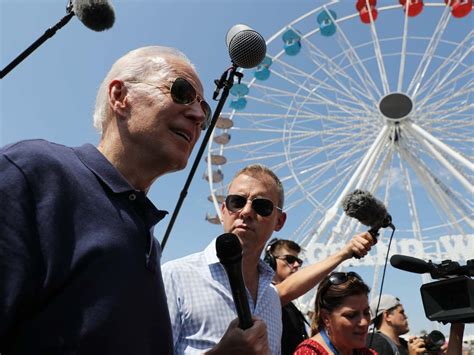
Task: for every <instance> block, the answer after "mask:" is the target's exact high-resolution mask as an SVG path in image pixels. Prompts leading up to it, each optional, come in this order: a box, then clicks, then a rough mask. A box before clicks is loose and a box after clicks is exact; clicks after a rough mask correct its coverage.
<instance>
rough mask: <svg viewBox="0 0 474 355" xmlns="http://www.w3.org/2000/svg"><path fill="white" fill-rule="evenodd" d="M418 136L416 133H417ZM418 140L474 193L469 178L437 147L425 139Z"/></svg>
mask: <svg viewBox="0 0 474 355" xmlns="http://www.w3.org/2000/svg"><path fill="white" fill-rule="evenodd" d="M415 137H416V135H415ZM418 142H419V143H421V144H422V145H423V146H424V147H425V148H426V150H427V152H429V154H430V155H431V156H432V157H433V158H434V159H435V160H437V161H438V162H439V163H440V164H441V165H442V166H443V167H444V168H445V169H446V170H447V171H448V172H450V173H451V174H452V175H453V176H454V177H455V178H456V179H457V180H458V181H459V182H460V183H461V184H462V185H463V186H464V187H465V189H466V190H467V191H469V192H470V193H471V194H472V193H474V188H473V186H472V184H471V183H470V182H469V181H468V179H467V178H466V177H465V176H464V175H463V173H462V172H461V171H459V170H458V169H457V168H456V167H455V166H453V165H452V164H451V163H450V162H449V161H448V160H447V159H446V158H445V157H444V156H443V155H442V154H441V153H440V152H439V151H438V150H436V149H435V147H434V146H433V145H432V144H431V143H429V142H428V141H426V140H425V139H418Z"/></svg>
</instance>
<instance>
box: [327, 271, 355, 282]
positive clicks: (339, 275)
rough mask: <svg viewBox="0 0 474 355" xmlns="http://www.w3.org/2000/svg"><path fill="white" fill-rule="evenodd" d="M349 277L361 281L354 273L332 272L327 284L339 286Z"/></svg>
mask: <svg viewBox="0 0 474 355" xmlns="http://www.w3.org/2000/svg"><path fill="white" fill-rule="evenodd" d="M349 277H354V278H356V279H358V280H360V281H362V277H360V275H359V274H358V273H356V272H353V271H350V272H347V273H345V272H333V273H332V274H331V276H329V282H330V283H331V284H333V285H341V284H343V283H344V282H347V280H349Z"/></svg>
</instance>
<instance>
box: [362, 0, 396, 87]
mask: <svg viewBox="0 0 474 355" xmlns="http://www.w3.org/2000/svg"><path fill="white" fill-rule="evenodd" d="M365 1H366V4H367V6H368V8H369V9H370V4H369V0H365ZM369 16H370V34H371V36H372V42H373V44H374V51H375V56H376V58H377V66H378V68H379V74H380V81H381V82H382V87H383V91H384V95H387V94H388V93H389V92H390V87H389V85H388V79H387V72H386V71H385V64H384V61H383V56H382V50H381V48H380V43H379V37H378V35H377V29H376V27H375V20H374V18H373V17H372V11H369Z"/></svg>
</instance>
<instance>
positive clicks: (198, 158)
mask: <svg viewBox="0 0 474 355" xmlns="http://www.w3.org/2000/svg"><path fill="white" fill-rule="evenodd" d="M237 68H238V67H237V66H235V65H234V66H232V68H231V69H230V71H229V77H228V79H227V80H225V82H224V83H223V91H222V95H221V97H220V99H219V102H218V103H217V106H216V109H215V111H214V115H213V116H212V121H211V124H210V125H209V127H208V128H207V130H206V134H205V135H204V138H203V140H202V142H201V145H200V147H199V150H198V152H197V154H196V158H195V159H194V162H193V165H192V167H191V170H190V171H189V174H188V178H187V179H186V182H185V183H184V186H183V189H182V191H181V193H180V194H179V199H178V202H177V203H176V206H175V208H174V211H173V215H172V216H171V219H170V222H169V223H168V227H167V228H166V232H165V235H164V237H163V240H162V241H161V251H162V252H163V250H164V249H165V246H166V243H167V242H168V238H169V236H170V233H171V230H172V229H173V226H174V222H175V221H176V218H177V217H178V213H179V211H180V209H181V206H182V205H183V202H184V199H185V198H186V195H187V194H188V189H189V186H190V185H191V181H192V179H193V177H194V174H195V173H196V170H197V167H198V165H199V163H200V162H201V159H202V155H203V154H204V150H205V149H206V146H207V143H208V142H209V139H210V138H211V134H212V131H213V130H214V127H215V126H216V123H217V119H218V118H219V116H220V114H221V111H222V108H223V107H224V104H225V101H226V100H227V97H228V96H229V92H230V89H231V88H232V86H233V85H234V76H240V75H241V73H237ZM224 74H225V73H224ZM224 74H223V75H222V77H221V79H222V78H223V77H224ZM226 76H227V75H226Z"/></svg>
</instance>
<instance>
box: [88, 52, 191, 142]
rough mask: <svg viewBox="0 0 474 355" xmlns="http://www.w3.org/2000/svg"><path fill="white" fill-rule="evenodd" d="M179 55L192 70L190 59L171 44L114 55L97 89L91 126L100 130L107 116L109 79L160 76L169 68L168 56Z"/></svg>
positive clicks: (177, 57)
mask: <svg viewBox="0 0 474 355" xmlns="http://www.w3.org/2000/svg"><path fill="white" fill-rule="evenodd" d="M170 58H173V59H179V60H181V61H183V62H184V63H185V64H187V65H189V66H190V67H191V68H192V69H193V70H195V67H194V65H193V64H192V63H191V61H190V60H189V59H188V58H187V57H186V56H185V55H184V54H183V53H182V52H180V51H179V50H177V49H175V48H171V47H162V46H149V47H142V48H138V49H135V50H133V51H130V52H128V53H127V54H125V55H124V56H123V57H121V58H120V59H118V60H117V61H116V62H115V63H114V64H113V65H112V68H110V71H109V72H108V74H107V75H106V77H105V79H104V80H103V81H102V83H101V84H100V87H99V90H98V92H97V97H96V102H95V110H94V127H95V128H96V129H97V130H98V131H99V133H102V131H103V128H104V123H105V122H106V121H107V118H108V117H109V116H110V106H109V93H108V87H109V83H110V82H111V81H112V80H116V79H117V80H122V81H127V80H137V81H140V80H143V81H146V80H148V79H149V78H150V77H151V76H153V77H154V78H164V77H167V76H168V75H169V74H170V73H172V72H173V70H174V68H173V66H172V65H171V64H170V61H169V59H170Z"/></svg>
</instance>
